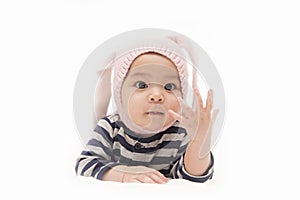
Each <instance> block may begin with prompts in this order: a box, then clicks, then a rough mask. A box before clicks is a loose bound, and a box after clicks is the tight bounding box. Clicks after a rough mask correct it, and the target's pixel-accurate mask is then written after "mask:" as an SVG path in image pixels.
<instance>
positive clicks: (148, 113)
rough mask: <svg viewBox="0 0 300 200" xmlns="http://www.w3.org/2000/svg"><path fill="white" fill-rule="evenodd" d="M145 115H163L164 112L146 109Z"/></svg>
mask: <svg viewBox="0 0 300 200" xmlns="http://www.w3.org/2000/svg"><path fill="white" fill-rule="evenodd" d="M146 114H147V115H164V114H165V113H164V112H161V111H148V112H146Z"/></svg>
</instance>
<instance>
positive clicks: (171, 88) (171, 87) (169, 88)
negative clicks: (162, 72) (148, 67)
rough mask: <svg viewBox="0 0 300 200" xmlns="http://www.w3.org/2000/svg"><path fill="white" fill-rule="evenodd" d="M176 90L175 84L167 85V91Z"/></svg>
mask: <svg viewBox="0 0 300 200" xmlns="http://www.w3.org/2000/svg"><path fill="white" fill-rule="evenodd" d="M174 89H176V85H175V84H174V83H167V84H166V85H165V90H168V91H171V90H174Z"/></svg>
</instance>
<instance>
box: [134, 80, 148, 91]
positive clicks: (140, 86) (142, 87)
mask: <svg viewBox="0 0 300 200" xmlns="http://www.w3.org/2000/svg"><path fill="white" fill-rule="evenodd" d="M135 87H137V88H138V89H145V88H148V85H147V84H146V83H145V82H143V81H138V82H136V83H135Z"/></svg>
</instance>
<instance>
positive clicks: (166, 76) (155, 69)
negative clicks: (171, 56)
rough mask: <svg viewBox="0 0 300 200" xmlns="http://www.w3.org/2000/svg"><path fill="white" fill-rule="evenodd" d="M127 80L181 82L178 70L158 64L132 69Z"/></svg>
mask: <svg viewBox="0 0 300 200" xmlns="http://www.w3.org/2000/svg"><path fill="white" fill-rule="evenodd" d="M126 79H133V80H135V79H145V80H149V81H151V80H156V81H167V80H179V74H178V71H177V69H174V68H172V67H170V66H169V65H162V64H157V63H152V64H145V65H139V66H135V67H134V68H130V70H129V72H128V74H127V77H126Z"/></svg>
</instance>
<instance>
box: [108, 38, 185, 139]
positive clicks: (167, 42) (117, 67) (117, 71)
mask: <svg viewBox="0 0 300 200" xmlns="http://www.w3.org/2000/svg"><path fill="white" fill-rule="evenodd" d="M150 52H154V53H158V54H161V55H163V56H165V57H166V58H168V59H169V60H171V61H172V62H173V63H174V64H175V66H176V67H177V70H178V74H179V79H180V84H181V90H182V91H181V92H182V95H183V97H185V95H186V92H187V84H188V83H187V66H186V60H185V59H184V58H185V56H184V52H183V51H182V49H181V48H180V47H179V45H178V44H177V43H176V42H174V41H173V40H172V39H170V38H164V39H161V38H160V39H157V40H152V41H147V42H141V43H138V44H136V45H134V46H133V47H132V49H130V50H128V51H126V52H121V53H120V54H119V56H118V57H117V58H116V59H115V62H114V63H113V67H114V100H115V103H116V106H117V113H118V114H119V115H120V118H121V120H122V122H123V123H124V124H125V125H126V126H127V127H128V128H129V129H130V130H132V131H134V132H136V133H139V134H153V132H150V131H148V130H145V129H143V128H142V127H140V126H138V125H136V124H134V123H132V122H131V121H130V119H129V118H128V116H127V115H126V114H125V112H124V110H123V107H122V102H121V88H122V84H123V82H124V79H125V77H126V75H127V73H128V70H129V68H130V66H131V64H132V63H133V61H134V60H135V59H136V58H137V57H138V56H140V55H142V54H145V53H150ZM167 128H169V127H165V128H164V130H165V129H167ZM164 130H159V131H164Z"/></svg>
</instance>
